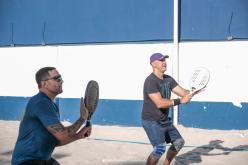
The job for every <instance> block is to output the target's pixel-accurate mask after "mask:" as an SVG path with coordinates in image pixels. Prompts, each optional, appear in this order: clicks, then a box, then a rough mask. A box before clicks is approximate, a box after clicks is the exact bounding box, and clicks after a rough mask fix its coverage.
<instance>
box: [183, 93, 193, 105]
mask: <svg viewBox="0 0 248 165" xmlns="http://www.w3.org/2000/svg"><path fill="white" fill-rule="evenodd" d="M192 97H193V96H192V95H191V94H186V95H184V96H183V97H182V98H181V100H180V103H181V104H187V103H188V102H190V100H191V99H192Z"/></svg>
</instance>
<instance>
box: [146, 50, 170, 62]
mask: <svg viewBox="0 0 248 165" xmlns="http://www.w3.org/2000/svg"><path fill="white" fill-rule="evenodd" d="M165 58H169V56H168V55H163V54H161V53H154V54H152V55H151V57H150V64H151V63H152V62H153V61H156V60H163V59H165Z"/></svg>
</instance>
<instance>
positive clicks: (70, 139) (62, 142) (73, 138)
mask: <svg viewBox="0 0 248 165" xmlns="http://www.w3.org/2000/svg"><path fill="white" fill-rule="evenodd" d="M82 138H83V137H82V136H81V135H79V134H76V133H75V134H74V135H71V136H69V137H68V138H65V139H63V140H60V141H58V144H57V146H63V145H66V144H69V143H71V142H74V141H76V140H79V139H82Z"/></svg>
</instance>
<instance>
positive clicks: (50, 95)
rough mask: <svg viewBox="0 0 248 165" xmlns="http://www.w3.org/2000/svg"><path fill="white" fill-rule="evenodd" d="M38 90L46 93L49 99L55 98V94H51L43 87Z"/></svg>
mask: <svg viewBox="0 0 248 165" xmlns="http://www.w3.org/2000/svg"><path fill="white" fill-rule="evenodd" d="M39 91H41V92H43V93H44V94H45V95H47V97H49V98H50V99H51V100H54V99H55V97H56V96H55V95H54V94H52V93H51V92H49V91H47V90H45V89H40V90H39Z"/></svg>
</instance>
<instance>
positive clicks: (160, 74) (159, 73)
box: [153, 70, 164, 80]
mask: <svg viewBox="0 0 248 165" xmlns="http://www.w3.org/2000/svg"><path fill="white" fill-rule="evenodd" d="M153 74H155V75H156V76H157V77H158V78H159V79H161V80H163V76H164V73H162V72H158V71H156V70H154V71H153Z"/></svg>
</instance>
